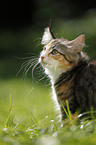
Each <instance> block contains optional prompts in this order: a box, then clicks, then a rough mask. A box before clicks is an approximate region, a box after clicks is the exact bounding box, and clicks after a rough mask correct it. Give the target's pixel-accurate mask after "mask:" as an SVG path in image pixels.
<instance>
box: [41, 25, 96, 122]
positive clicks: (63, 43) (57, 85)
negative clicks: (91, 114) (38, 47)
mask: <svg viewBox="0 0 96 145" xmlns="http://www.w3.org/2000/svg"><path fill="white" fill-rule="evenodd" d="M84 37H85V36H84V35H83V34H81V35H80V36H78V37H77V38H76V39H74V40H72V41H68V40H66V39H63V38H61V39H58V38H56V36H55V35H54V34H53V32H52V30H51V29H50V28H49V27H48V28H46V29H45V32H44V35H43V38H42V42H41V43H42V44H43V45H44V47H43V51H42V52H41V54H40V58H39V62H40V63H41V64H42V66H43V67H44V68H45V73H46V74H47V75H48V76H49V78H50V80H51V83H52V90H53V97H54V99H55V101H56V103H57V105H58V107H59V109H60V112H61V113H60V114H61V118H62V119H63V118H64V117H65V113H64V109H63V107H62V104H63V106H64V107H65V109H66V110H67V106H66V100H68V103H69V108H70V111H71V113H72V114H74V113H75V112H76V110H77V109H80V110H81V112H86V111H89V110H90V108H91V106H93V109H94V110H95V109H96V61H93V62H89V57H88V56H87V55H86V54H85V53H84V52H82V48H83V46H84V45H85V44H84Z"/></svg>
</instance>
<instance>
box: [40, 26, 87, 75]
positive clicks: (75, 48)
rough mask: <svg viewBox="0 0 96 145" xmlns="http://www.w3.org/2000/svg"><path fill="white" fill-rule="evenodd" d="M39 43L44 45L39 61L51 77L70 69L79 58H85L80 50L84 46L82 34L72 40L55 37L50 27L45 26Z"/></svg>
mask: <svg viewBox="0 0 96 145" xmlns="http://www.w3.org/2000/svg"><path fill="white" fill-rule="evenodd" d="M53 37H54V38H53ZM41 43H42V44H43V45H44V47H43V51H42V52H41V53H40V58H39V62H40V63H41V64H42V65H43V67H44V68H45V71H46V73H47V74H48V75H49V76H50V77H51V78H54V76H55V78H57V77H58V76H59V75H60V74H61V73H62V72H67V71H69V70H71V69H72V67H74V66H75V65H77V63H78V61H79V59H81V58H82V59H83V58H85V55H84V53H83V52H82V51H81V50H82V47H83V46H84V35H80V36H78V37H77V38H76V39H75V40H73V41H68V40H65V39H57V38H56V37H55V36H53V33H51V31H50V29H49V28H46V29H45V32H44V35H43V38H42V42H41ZM56 76H57V77H56Z"/></svg>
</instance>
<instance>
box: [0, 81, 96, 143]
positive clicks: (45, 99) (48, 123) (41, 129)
mask: <svg viewBox="0 0 96 145" xmlns="http://www.w3.org/2000/svg"><path fill="white" fill-rule="evenodd" d="M0 87H1V89H0V99H1V101H0V134H1V136H0V145H15V144H16V145H32V144H33V145H38V144H39V145H45V144H46V145H63V144H66V145H74V144H76V145H77V144H80V145H81V144H85V145H88V144H91V145H95V144H96V119H95V116H94V111H93V109H92V108H91V113H90V114H91V118H92V119H91V120H88V119H86V118H85V117H82V115H79V119H78V120H76V121H75V122H74V120H73V118H72V115H71V112H70V110H69V106H68V102H67V109H68V117H67V119H66V120H64V121H63V122H62V123H61V122H60V121H58V118H57V116H58V112H57V111H56V110H54V104H53V102H52V100H51V97H50V92H51V90H50V86H42V84H34V85H33V84H32V83H31V81H20V80H19V79H17V80H16V79H12V80H6V81H5V80H1V81H0ZM83 116H84V115H83Z"/></svg>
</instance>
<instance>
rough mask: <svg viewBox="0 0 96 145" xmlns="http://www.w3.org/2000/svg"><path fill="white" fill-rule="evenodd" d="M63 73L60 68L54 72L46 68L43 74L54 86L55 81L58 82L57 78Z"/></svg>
mask: <svg viewBox="0 0 96 145" xmlns="http://www.w3.org/2000/svg"><path fill="white" fill-rule="evenodd" d="M63 72H65V71H64V69H62V68H58V69H55V71H54V70H52V69H50V68H48V69H47V68H46V69H45V73H46V74H47V75H48V76H49V78H50V80H51V83H52V85H54V84H55V82H56V80H58V78H59V77H60V75H61V74H62V73H63Z"/></svg>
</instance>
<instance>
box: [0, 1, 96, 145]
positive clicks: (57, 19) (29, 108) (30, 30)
mask: <svg viewBox="0 0 96 145" xmlns="http://www.w3.org/2000/svg"><path fill="white" fill-rule="evenodd" d="M50 21H51V26H52V29H53V31H54V33H55V35H56V36H57V37H59V38H61V37H64V38H66V39H68V40H72V39H75V38H76V37H77V36H78V35H80V34H82V33H84V34H85V44H86V47H85V48H84V49H83V51H84V52H87V53H88V55H89V56H90V59H96V2H95V0H91V1H88V0H87V1H84V0H80V1H78V0H26V1H20V0H14V1H11V0H8V1H7V0H2V1H0V134H1V135H0V144H2V145H6V144H7V145H9V144H10V145H11V144H12V145H14V144H16V145H21V144H23V145H24V144H31V145H32V142H33V141H34V142H35V141H36V140H35V138H38V139H39V138H40V137H41V136H45V135H46V134H47V135H52V134H53V135H54V134H55V133H56V134H58V133H59V132H60V134H59V135H58V136H59V141H60V142H61V144H63V142H64V143H65V142H66V143H65V144H66V145H67V144H68V145H69V144H70V145H72V144H77V143H78V142H79V144H82V143H83V142H84V144H86V145H87V143H89V142H90V144H92V142H93V143H94V144H96V141H95V140H96V139H95V138H96V137H95V135H94V134H95V133H96V127H94V124H93V123H92V124H93V125H92V126H93V130H94V133H93V138H91V137H92V136H91V135H92V134H89V136H90V141H89V140H88V139H89V136H87V137H86V134H87V135H88V133H86V130H85V131H84V130H79V131H78V132H79V133H77V131H76V132H75V130H76V129H75V130H74V128H73V129H72V128H71V127H70V126H69V125H68V126H66V125H65V126H64V128H62V129H64V130H63V133H62V131H60V130H61V128H60V127H59V125H58V121H57V116H58V115H57V114H58V112H57V111H56V106H54V103H53V101H52V99H51V93H50V92H51V89H50V86H49V84H48V83H49V82H48V79H46V80H43V83H41V82H42V81H39V79H41V78H42V77H43V76H42V73H43V72H42V69H41V68H40V69H38V67H37V69H35V71H34V75H35V79H33V77H32V69H30V71H29V72H28V74H27V75H26V76H25V78H23V79H22V80H21V78H22V77H23V72H24V68H23V69H22V70H21V71H20V72H19V73H18V71H19V70H20V68H21V67H22V63H23V65H24V62H25V61H27V60H28V59H27V57H31V58H34V57H33V54H35V55H36V58H39V54H40V52H41V50H42V45H41V44H40V42H41V38H42V35H43V32H44V28H45V27H48V26H49V24H50ZM17 73H18V75H17ZM38 77H39V79H38ZM34 82H35V83H34ZM55 122H56V124H57V125H55ZM85 124H86V123H85ZM87 124H88V123H87ZM95 124H96V123H95ZM35 125H36V126H35ZM81 125H82V124H81ZM89 125H91V124H90V123H89ZM38 127H39V128H38ZM74 127H75V126H74ZM30 128H31V131H32V132H30ZM67 128H69V130H68V129H67ZM75 128H78V126H77V127H75ZM85 128H86V125H85ZM86 129H87V130H88V131H90V133H92V131H91V130H90V127H89V129H88V128H86ZM26 130H29V131H27V132H26ZM70 130H71V133H70ZM73 130H74V133H73ZM66 131H67V134H66ZM81 131H83V134H82V132H81ZM88 131H87V132H88ZM61 134H62V135H61ZM53 135H52V136H53ZM80 136H81V138H80ZM43 140H44V139H43ZM48 140H50V138H48ZM57 140H58V139H57ZM78 140H79V141H78ZM38 141H39V140H38ZM45 141H46V142H47V140H45ZM54 141H55V142H56V140H54ZM67 141H68V142H67ZM77 141H78V142H77ZM29 142H30V143H29ZM85 142H86V143H85ZM37 144H38V143H37ZM41 144H42V143H41ZM43 144H45V142H44V143H43ZM47 144H48V143H47ZM54 144H55V145H56V143H54Z"/></svg>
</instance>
